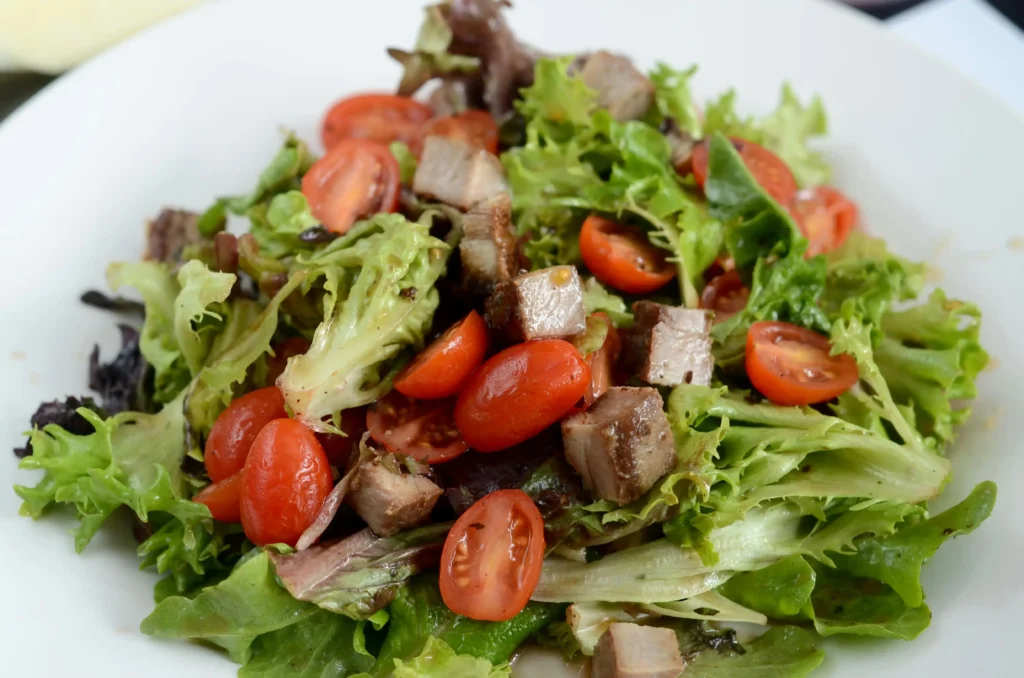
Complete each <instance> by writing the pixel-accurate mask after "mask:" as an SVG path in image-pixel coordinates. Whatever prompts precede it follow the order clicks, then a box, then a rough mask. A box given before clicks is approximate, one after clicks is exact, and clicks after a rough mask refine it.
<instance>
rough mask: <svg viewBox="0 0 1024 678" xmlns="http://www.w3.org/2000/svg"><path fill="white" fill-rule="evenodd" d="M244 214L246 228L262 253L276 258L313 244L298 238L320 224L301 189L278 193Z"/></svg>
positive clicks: (299, 250) (310, 246)
mask: <svg viewBox="0 0 1024 678" xmlns="http://www.w3.org/2000/svg"><path fill="white" fill-rule="evenodd" d="M246 215H247V216H248V217H249V223H250V227H249V232H250V233H252V235H253V236H254V237H255V238H256V242H258V243H259V245H260V252H261V253H262V254H264V255H265V256H268V257H272V258H274V259H278V258H281V257H283V256H285V255H288V254H294V253H296V252H301V251H304V250H309V249H312V248H313V245H311V244H308V243H305V242H303V241H302V240H300V239H299V234H300V233H302V232H303V231H305V230H306V229H309V228H313V227H314V226H319V225H320V221H319V220H318V219H317V218H316V217H314V216H313V212H312V211H311V210H310V207H309V201H308V200H306V196H304V195H303V194H302V191H298V190H291V191H287V192H285V193H278V194H277V195H275V196H274V197H273V198H271V199H270V201H269V202H266V203H259V204H257V205H253V206H252V207H250V208H249V210H248V211H247V212H246Z"/></svg>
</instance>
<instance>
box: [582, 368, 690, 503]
mask: <svg viewBox="0 0 1024 678" xmlns="http://www.w3.org/2000/svg"><path fill="white" fill-rule="evenodd" d="M662 408H663V403H662V400H661V395H660V394H659V393H658V391H657V390H656V389H653V388H650V387H643V388H633V387H627V386H616V387H613V388H610V389H608V391H607V393H605V394H604V395H603V396H601V397H600V398H598V399H597V401H595V402H594V404H593V405H592V406H591V407H590V409H589V410H587V411H585V412H579V413H577V414H574V415H572V416H571V417H568V418H567V419H565V420H564V421H563V422H562V442H563V444H564V446H565V458H566V459H567V460H568V461H569V463H570V464H572V467H573V468H574V469H576V472H577V473H579V474H580V476H581V477H582V478H583V485H584V486H585V487H586V488H587V489H588V490H590V491H591V492H592V493H594V495H596V496H597V497H600V498H601V499H608V500H611V501H614V502H617V503H619V504H627V503H629V502H631V501H633V500H634V499H637V498H639V497H641V496H642V495H643V494H644V493H645V492H647V490H649V489H651V487H652V486H653V485H654V483H656V482H657V481H658V479H659V478H661V477H662V476H663V475H665V474H666V473H667V472H668V471H669V469H671V468H672V466H673V465H674V463H675V459H676V453H675V443H674V441H673V438H672V429H671V427H670V426H669V423H668V417H667V416H665V412H664V410H663V409H662Z"/></svg>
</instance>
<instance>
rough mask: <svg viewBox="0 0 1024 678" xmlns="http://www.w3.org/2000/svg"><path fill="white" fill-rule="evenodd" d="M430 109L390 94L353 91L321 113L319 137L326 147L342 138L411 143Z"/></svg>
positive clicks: (381, 142)
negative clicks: (352, 93)
mask: <svg viewBox="0 0 1024 678" xmlns="http://www.w3.org/2000/svg"><path fill="white" fill-rule="evenodd" d="M433 114H434V112H433V111H432V110H431V108H430V106H427V105H426V104H423V103H421V102H419V101H416V100H415V99H411V98H409V97H400V96H395V95H394V94H357V95H355V96H351V97H347V98H345V99H342V100H341V101H339V102H338V103H336V104H334V105H333V106H332V107H331V108H330V110H328V111H327V115H326V116H324V121H323V126H322V127H321V131H320V138H321V140H322V141H323V143H324V148H326V149H328V150H330V149H331V148H334V147H335V146H336V145H338V143H339V142H341V141H343V140H345V139H362V140H365V141H373V142H376V143H379V144H384V145H387V144H390V143H391V142H392V141H402V142H404V143H406V144H410V145H412V144H415V143H416V142H417V141H418V140H419V138H420V130H421V128H422V126H423V124H424V123H425V122H427V121H428V120H430V118H431V117H432V116H433Z"/></svg>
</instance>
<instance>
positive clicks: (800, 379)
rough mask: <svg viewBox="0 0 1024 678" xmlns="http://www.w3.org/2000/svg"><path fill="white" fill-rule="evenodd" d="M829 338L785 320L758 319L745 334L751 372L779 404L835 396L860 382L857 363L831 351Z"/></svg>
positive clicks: (759, 386) (757, 384)
mask: <svg viewBox="0 0 1024 678" xmlns="http://www.w3.org/2000/svg"><path fill="white" fill-rule="evenodd" d="M831 348H832V347H831V345H830V344H829V341H828V338H827V337H823V336H822V335H820V334H818V333H816V332H812V331H810V330H808V329H805V328H803V327H798V326H796V325H791V324H789V323H783V322H768V321H765V322H757V323H754V324H753V325H751V326H750V331H749V332H748V333H747V356H746V367H747V376H748V377H750V382H751V383H752V384H753V385H754V388H756V389H757V390H758V391H760V392H761V394H762V395H764V396H765V397H766V398H768V399H769V400H771V401H772V402H773V403H775V404H777V405H810V404H812V403H822V402H825V401H827V400H831V399H832V398H835V397H836V396H838V395H840V394H842V393H844V392H846V391H847V390H848V389H849V388H850V387H852V386H853V385H854V384H856V383H857V379H858V378H859V377H858V373H857V362H856V361H855V360H854V359H853V357H852V356H850V355H847V354H845V353H841V354H839V355H834V356H833V355H829V352H830V351H831Z"/></svg>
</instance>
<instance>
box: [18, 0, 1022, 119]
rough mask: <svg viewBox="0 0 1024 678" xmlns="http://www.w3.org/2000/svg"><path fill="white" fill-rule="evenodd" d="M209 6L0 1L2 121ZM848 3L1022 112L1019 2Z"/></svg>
mask: <svg viewBox="0 0 1024 678" xmlns="http://www.w3.org/2000/svg"><path fill="white" fill-rule="evenodd" d="M213 1H216V0H0V120H3V118H5V117H6V116H7V115H9V114H10V113H12V112H13V111H14V110H15V109H16V108H17V107H18V106H20V105H21V104H22V103H24V102H25V101H26V100H28V99H29V98H30V97H31V96H32V95H33V94H35V93H36V92H37V91H39V90H40V89H42V88H43V87H45V86H46V85H47V84H48V83H49V82H51V81H52V80H53V79H54V78H55V77H58V76H59V75H60V74H61V73H63V72H65V71H67V70H69V69H72V68H74V67H75V66H77V65H78V64H80V63H82V62H84V61H86V60H87V59H89V58H90V57H92V56H94V55H96V54H98V53H99V52H101V51H103V50H104V49H107V48H108V47H110V46H112V45H115V44H116V43H118V42H120V41H121V40H124V39H125V38H127V37H129V36H131V35H133V34H135V33H137V32H138V31H140V30H142V29H144V28H146V27H148V26H150V25H152V24H155V23H157V22H159V21H162V20H164V19H166V18H168V17H171V16H173V15H175V14H177V13H179V12H183V11H186V10H188V9H190V8H193V7H195V6H198V5H200V4H202V3H203V2H213ZM285 1H286V0H281V2H282V3H284V2H285ZM377 1H382V0H377ZM384 1H386V0H384ZM549 1H551V2H558V1H561V0H549ZM685 1H687V2H700V1H705V0H685ZM708 1H713V0H708ZM750 1H751V2H754V1H760V2H780V3H781V2H786V1H787V0H750ZM825 1H828V0H825ZM832 1H836V2H838V1H840V0H832ZM846 4H848V5H851V6H853V7H855V8H856V9H857V10H859V11H861V12H863V13H864V14H866V15H869V16H872V17H874V18H875V19H877V20H879V21H882V22H883V25H884V26H885V27H886V29H887V30H890V31H892V32H893V33H896V34H897V35H899V36H901V37H902V38H904V39H905V40H907V41H908V42H910V43H913V44H914V45H916V46H917V47H918V48H920V49H922V50H923V51H925V52H928V53H930V54H931V55H932V56H934V57H936V58H938V59H939V60H941V61H944V62H945V63H947V64H948V65H950V66H952V67H953V68H955V69H957V70H959V71H961V72H962V73H963V74H964V75H967V76H968V77H970V78H972V79H974V80H975V81H977V82H978V83H979V84H981V85H982V86H983V87H985V88H986V89H988V90H989V91H990V92H991V93H992V94H994V95H995V96H997V97H998V98H1001V99H1003V101H1005V102H1006V103H1007V104H1008V105H1010V106H1011V107H1012V108H1015V109H1016V110H1017V111H1019V112H1021V113H1022V114H1024V76H1022V75H1021V74H1022V73H1024V0H847V1H846ZM851 58H856V55H851Z"/></svg>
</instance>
